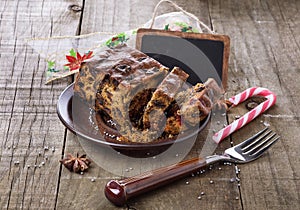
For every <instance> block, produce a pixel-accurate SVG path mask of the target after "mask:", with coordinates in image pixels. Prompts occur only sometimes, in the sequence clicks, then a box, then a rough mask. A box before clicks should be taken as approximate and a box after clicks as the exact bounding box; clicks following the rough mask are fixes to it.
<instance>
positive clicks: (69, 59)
mask: <svg viewBox="0 0 300 210" xmlns="http://www.w3.org/2000/svg"><path fill="white" fill-rule="evenodd" d="M66 58H67V60H68V61H69V62H70V63H73V62H75V61H76V60H77V59H76V58H74V57H73V56H70V55H66Z"/></svg>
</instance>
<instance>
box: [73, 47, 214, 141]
mask: <svg viewBox="0 0 300 210" xmlns="http://www.w3.org/2000/svg"><path fill="white" fill-rule="evenodd" d="M188 76H189V75H188V74H187V73H185V72H184V71H183V70H182V69H180V68H178V67H174V68H173V69H171V70H169V69H168V68H166V67H165V66H163V65H162V64H160V63H159V62H158V61H156V60H154V59H153V58H150V57H149V56H147V55H146V54H144V53H142V52H140V51H138V50H136V49H132V48H130V47H127V46H126V45H120V46H117V47H115V48H112V49H108V50H106V51H103V52H101V53H98V54H96V55H95V56H94V57H93V58H92V59H90V60H88V61H86V62H85V63H82V64H81V68H80V71H79V73H78V75H77V77H76V79H75V82H74V96H75V97H77V98H80V100H82V101H84V103H86V104H87V105H88V106H89V107H90V108H92V109H93V110H94V111H95V113H96V118H97V122H98V127H99V130H100V131H101V132H102V134H104V136H105V137H107V138H109V140H111V141H122V142H138V143H150V142H155V141H161V140H165V139H168V138H173V137H176V135H178V134H180V133H181V132H185V131H186V130H188V129H190V128H192V127H193V126H197V125H199V123H200V122H201V120H203V119H204V118H205V117H206V116H207V115H208V114H209V112H210V110H211V108H212V102H211V100H210V99H209V97H208V96H207V87H206V86H205V85H204V84H200V83H199V84H197V85H195V86H192V87H189V86H188V85H187V84H186V80H187V78H188ZM183 119H184V120H183ZM107 138H106V139H107Z"/></svg>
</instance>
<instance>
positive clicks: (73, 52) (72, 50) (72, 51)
mask: <svg viewBox="0 0 300 210" xmlns="http://www.w3.org/2000/svg"><path fill="white" fill-rule="evenodd" d="M69 53H70V56H72V57H74V58H76V56H77V55H76V51H75V50H74V49H73V48H72V49H71V50H70V51H69Z"/></svg>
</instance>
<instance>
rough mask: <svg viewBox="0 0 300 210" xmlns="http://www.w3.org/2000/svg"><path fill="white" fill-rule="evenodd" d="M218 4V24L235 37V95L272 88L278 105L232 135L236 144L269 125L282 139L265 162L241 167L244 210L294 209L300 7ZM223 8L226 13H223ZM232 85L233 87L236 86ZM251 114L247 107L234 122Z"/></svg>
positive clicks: (296, 201)
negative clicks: (255, 88)
mask: <svg viewBox="0 0 300 210" xmlns="http://www.w3.org/2000/svg"><path fill="white" fill-rule="evenodd" d="M219 3H220V2H217V1H216V2H215V1H214V2H212V3H211V6H210V8H211V10H212V22H213V23H214V24H215V25H217V26H219V27H222V28H223V29H224V33H226V34H228V35H229V36H230V37H231V43H232V49H231V52H232V54H231V59H230V71H229V78H230V79H229V88H228V90H229V95H232V94H236V93H238V92H240V91H242V90H244V89H245V88H248V87H251V86H256V85H257V86H262V87H267V88H269V89H270V90H272V91H274V92H275V93H276V94H277V96H278V100H277V104H276V106H274V107H272V108H271V109H270V110H268V111H267V113H266V114H264V115H262V116H260V117H259V118H258V119H256V120H255V121H254V122H252V123H251V124H249V125H247V126H246V127H244V128H243V129H241V130H240V131H238V132H237V133H236V134H233V135H232V139H233V142H236V143H238V142H240V141H241V140H242V139H245V138H247V137H248V136H251V135H252V134H253V133H255V131H258V130H259V129H261V128H262V127H263V126H264V124H265V125H266V124H270V126H271V128H273V129H274V130H275V131H277V132H278V134H279V135H281V136H282V138H281V141H279V142H278V143H277V144H276V145H275V146H273V147H272V149H271V150H270V151H269V152H268V153H267V154H266V155H265V156H264V157H262V158H261V159H259V160H257V161H255V162H253V163H250V164H247V165H242V166H240V169H241V174H240V178H241V197H242V204H243V207H244V209H253V208H255V209H294V208H295V207H296V206H299V205H300V199H299V166H300V162H299V158H297V151H299V138H297V136H298V131H297V130H298V127H299V110H298V109H297V107H298V105H297V102H298V101H299V100H298V98H299V90H300V86H299V85H298V82H297V79H296V78H299V60H300V57H299V55H300V53H299V50H300V48H299V32H300V31H299V27H297V26H299V12H297V11H298V10H297V8H299V2H297V1H281V2H280V1H247V2H246V1H245V2H239V3H236V4H234V5H233V2H231V1H222V3H221V5H220V4H219ZM221 8H222V9H221ZM235 8H239V10H236V9H235ZM230 81H231V82H230ZM245 112H246V109H245V108H244V105H240V106H239V107H237V108H234V109H232V110H231V111H230V114H229V119H230V121H232V120H234V118H235V116H236V115H242V114H243V113H245Z"/></svg>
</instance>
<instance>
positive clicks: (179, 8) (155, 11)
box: [150, 0, 215, 34]
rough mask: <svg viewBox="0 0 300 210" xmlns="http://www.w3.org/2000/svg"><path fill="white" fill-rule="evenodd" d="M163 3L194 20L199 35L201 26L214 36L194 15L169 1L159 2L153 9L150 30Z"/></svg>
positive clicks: (162, 0)
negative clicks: (198, 25) (198, 29)
mask: <svg viewBox="0 0 300 210" xmlns="http://www.w3.org/2000/svg"><path fill="white" fill-rule="evenodd" d="M164 2H168V3H170V4H171V5H172V6H174V7H175V8H176V9H178V10H180V11H181V12H182V13H184V14H186V15H187V16H189V17H191V18H193V19H194V20H196V21H197V22H198V23H199V24H200V33H202V29H201V26H203V27H204V28H205V29H206V30H207V31H208V32H209V33H211V34H215V32H214V31H213V30H211V29H210V28H209V27H208V26H207V25H206V24H205V23H203V22H202V21H201V20H199V19H198V18H197V17H196V16H195V15H193V14H191V13H189V12H187V11H185V10H184V9H183V8H182V7H180V6H178V5H177V4H175V3H174V2H172V1H170V0H161V1H160V2H158V3H157V5H156V6H155V8H154V12H153V15H152V19H151V25H150V29H152V27H153V24H154V21H155V18H156V16H157V10H158V7H159V6H160V5H161V4H162V3H164Z"/></svg>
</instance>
